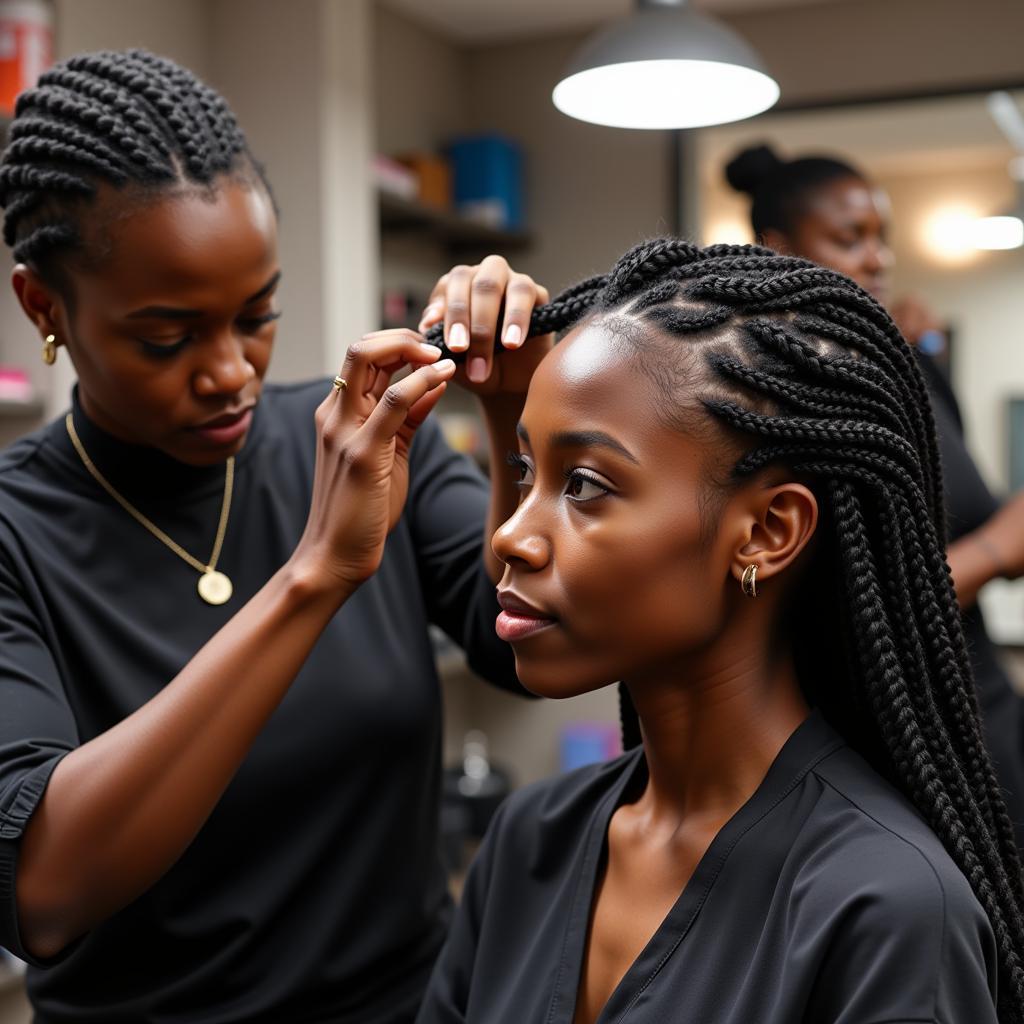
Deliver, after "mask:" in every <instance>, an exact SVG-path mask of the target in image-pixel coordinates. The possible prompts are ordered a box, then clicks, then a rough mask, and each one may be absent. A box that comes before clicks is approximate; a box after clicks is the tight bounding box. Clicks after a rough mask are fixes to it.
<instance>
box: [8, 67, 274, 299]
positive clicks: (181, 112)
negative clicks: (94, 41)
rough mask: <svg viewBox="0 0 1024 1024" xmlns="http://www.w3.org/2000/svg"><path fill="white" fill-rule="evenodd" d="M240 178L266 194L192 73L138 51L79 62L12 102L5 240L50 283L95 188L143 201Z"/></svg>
mask: <svg viewBox="0 0 1024 1024" xmlns="http://www.w3.org/2000/svg"><path fill="white" fill-rule="evenodd" d="M239 173H248V174H254V175H255V176H256V177H257V178H258V179H259V180H260V181H261V183H262V184H263V186H264V187H267V183H266V181H265V179H264V178H263V172H262V169H261V168H260V166H259V164H258V163H256V161H255V160H254V159H253V158H252V155H251V154H250V152H249V149H248V146H247V144H246V141H245V136H244V135H243V134H242V132H241V130H240V129H239V127H238V122H237V121H236V120H235V117H234V115H233V114H232V113H231V111H230V109H229V108H228V105H227V103H225V101H224V100H223V98H222V97H220V96H219V95H218V94H217V93H215V92H214V91H213V90H212V89H210V88H209V87H208V86H206V85H204V84H203V83H202V82H200V81H199V80H198V79H197V78H196V77H195V76H194V75H193V74H192V73H191V72H189V71H187V70H185V69H184V68H182V67H180V66H178V65H177V64H175V63H174V62H173V61H170V60H167V59H166V58H164V57H158V56H155V55H154V54H152V53H148V52H146V51H144V50H128V51H120V52H115V51H104V52H100V53H87V54H80V55H78V56H75V57H71V58H70V59H68V60H66V61H63V62H61V63H59V64H56V65H54V67H52V68H50V69H49V70H48V71H46V72H45V73H44V74H43V75H41V76H40V78H39V82H38V84H37V85H36V87H35V88H33V89H29V90H27V91H26V92H24V93H22V94H21V96H19V97H18V102H17V105H16V110H15V118H14V122H13V124H12V126H11V141H10V144H9V145H8V146H7V148H6V150H5V151H4V154H3V159H2V160H0V205H2V206H3V207H4V211H5V215H4V240H5V241H6V242H7V244H8V245H9V246H11V248H12V249H13V250H14V258H15V259H16V260H18V261H22V262H26V263H28V264H29V265H31V266H32V267H33V269H35V270H36V271H37V272H38V273H40V274H42V275H43V276H44V277H45V278H48V279H50V280H51V282H53V281H54V278H55V277H57V276H58V269H57V267H56V264H55V261H56V260H57V259H58V258H59V256H60V255H61V253H62V252H67V251H70V250H73V249H75V248H78V247H81V246H82V245H83V244H84V232H83V222H82V217H83V216H84V206H85V205H86V204H88V203H89V202H90V201H92V200H94V199H95V197H96V195H97V190H98V188H99V186H101V185H108V186H111V187H113V188H115V189H126V188H132V189H134V190H135V191H136V192H138V193H139V194H140V195H141V196H147V195H148V194H149V193H152V192H154V191H157V190H159V189H161V188H167V187H173V186H175V185H198V186H203V187H209V186H211V185H212V184H213V183H214V182H215V180H216V179H217V178H218V176H220V175H225V174H239ZM267 190H268V192H269V188H267Z"/></svg>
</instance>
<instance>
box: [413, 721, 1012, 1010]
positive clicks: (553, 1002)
mask: <svg viewBox="0 0 1024 1024" xmlns="http://www.w3.org/2000/svg"><path fill="white" fill-rule="evenodd" d="M645 779H646V761H645V760H644V757H643V751H642V749H638V750H635V751H632V752H630V753H628V754H626V755H624V756H623V757H622V758H619V759H618V760H616V761H614V762H611V763H609V764H607V765H604V766H600V767H596V768H595V767H589V768H584V769H581V770H579V771H577V772H573V773H571V774H568V775H566V776H563V777H561V778H558V779H553V780H548V781H546V782H543V783H540V784H538V785H536V786H532V787H529V788H527V789H525V790H521V791H519V792H517V793H515V794H513V796H511V797H510V798H509V799H508V800H507V801H506V803H505V804H504V805H503V807H502V809H501V810H500V811H499V812H498V815H497V816H496V818H495V821H494V823H493V825H492V827H491V829H490V831H489V833H488V836H487V838H486V840H485V842H484V845H483V846H482V848H481V852H480V854H479V856H478V857H477V859H476V861H475V862H474V864H473V867H472V869H471V871H470V875H469V878H468V879H467V884H466V889H465V893H464V896H463V901H462V904H461V906H460V908H459V910H458V912H457V914H456V918H455V923H454V925H453V927H452V931H451V934H450V936H449V939H448V942H447V944H446V946H445V948H444V950H443V952H442V954H441V957H440V959H439V961H438V964H437V967H436V968H435V971H434V974H433V976H432V978H431V982H430V987H429V989H428V993H427V997H426V1000H425V1001H424V1005H423V1007H422V1009H421V1011H420V1014H419V1016H418V1017H417V1024H572V1021H573V1016H574V1012H575V1006H576V994H577V990H578V987H579V980H580V974H581V968H582V964H583V957H584V954H585V946H586V938H587V927H588V922H589V918H590V913H591V908H592V903H593V897H594V892H595V887H596V884H597V880H598V872H599V870H600V868H601V865H602V861H603V858H604V856H605V851H606V837H607V834H608V824H609V821H610V819H611V816H612V813H613V812H614V811H615V809H616V808H617V807H618V806H620V805H621V804H622V803H623V802H624V801H625V799H626V798H627V795H628V794H630V793H634V794H635V793H636V792H637V791H638V787H639V786H642V785H643V782H644V781H645ZM995 997H996V949H995V942H994V938H993V935H992V931H991V928H990V926H989V923H988V919H987V918H986V916H985V914H984V913H983V911H982V909H981V906H980V904H979V903H978V902H977V900H976V899H975V897H974V895H973V893H972V892H971V889H970V887H969V885H968V883H967V881H966V879H965V878H964V876H963V875H962V874H961V872H960V871H959V870H958V869H957V867H956V865H955V864H954V863H953V862H952V860H951V859H950V858H949V856H948V855H947V853H946V852H945V850H944V849H943V847H942V845H941V844H940V843H939V841H938V839H937V838H936V837H935V835H934V833H932V832H931V830H930V829H929V828H928V827H927V825H926V824H925V823H924V822H923V821H922V819H921V818H920V817H919V816H918V814H917V813H916V811H915V810H914V809H913V807H911V806H910V804H908V803H907V802H906V801H905V800H904V799H903V798H902V797H901V796H900V795H899V794H898V793H897V792H896V791H895V790H893V789H892V788H891V787H890V786H888V785H887V784H886V783H885V782H884V781H883V780H882V779H881V778H880V777H879V776H878V775H877V774H876V773H875V772H874V771H873V770H872V769H871V768H870V767H869V766H868V765H867V764H866V763H865V762H864V761H863V760H862V759H861V758H860V757H859V756H858V755H857V754H856V753H854V752H853V751H852V750H850V748H849V747H847V746H846V745H845V744H844V742H843V740H842V739H841V738H840V737H839V736H838V735H837V734H836V733H835V732H834V730H832V729H831V728H830V727H829V726H828V724H827V723H826V722H825V721H824V720H823V719H822V718H821V717H820V716H819V715H818V714H816V713H815V714H812V715H811V717H810V718H808V719H807V720H806V721H805V722H804V723H803V724H802V725H801V726H800V727H799V728H798V729H797V730H796V732H795V733H794V734H793V736H792V737H791V738H790V739H789V741H788V742H787V743H786V744H785V746H784V747H783V749H782V751H781V752H780V753H779V755H778V757H777V758H776V760H775V762H774V763H773V764H772V766H771V768H770V769H769V771H768V774H767V775H766V777H765V779H764V781H763V782H762V784H761V785H760V786H759V787H758V789H757V791H756V792H755V793H754V795H753V796H752V797H751V798H750V799H749V800H748V801H747V803H745V804H744V805H743V807H741V808H740V810H739V811H738V812H737V813H736V814H735V815H734V816H733V817H732V818H731V819H730V820H729V821H728V822H727V823H726V824H725V826H724V827H723V828H722V830H721V831H720V832H719V833H718V835H717V836H716V837H715V839H714V840H713V842H712V843H711V845H710V847H709V848H708V850H707V852H706V853H705V855H704V856H703V858H702V859H701V860H700V862H699V864H698V865H697V868H696V870H695V871H694V873H693V876H692V877H691V879H690V881H689V883H688V884H687V885H686V888H685V889H684V890H683V892H682V893H681V894H680V896H679V898H678V900H677V902H676V903H675V905H674V906H673V907H672V909H671V910H670V911H669V913H668V915H667V916H666V918H665V920H664V922H663V923H662V924H661V926H660V927H659V928H658V930H657V932H656V933H655V934H654V936H653V937H652V938H651V940H650V942H649V943H648V945H647V946H646V947H645V949H644V950H643V951H642V952H641V953H640V955H639V957H638V958H637V959H636V961H635V962H634V963H633V965H632V966H631V967H630V969H629V971H628V972H627V973H626V975H625V977H624V978H623V979H622V981H621V983H620V984H619V986H618V987H617V988H616V989H615V991H614V992H613V993H612V995H611V997H610V999H609V1001H608V1003H607V1005H606V1006H605V1007H604V1009H603V1011H602V1012H601V1014H600V1016H599V1018H598V1022H599V1024H613V1022H620V1021H623V1022H628V1024H762V1022H763V1024H910V1022H914V1024H918V1022H932V1024H940V1022H941V1024H995V1021H996V1014H995V1009H994V1006H995Z"/></svg>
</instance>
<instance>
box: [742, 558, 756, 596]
mask: <svg viewBox="0 0 1024 1024" xmlns="http://www.w3.org/2000/svg"><path fill="white" fill-rule="evenodd" d="M740 587H741V588H742V590H743V593H744V594H746V595H747V597H757V563H756V562H751V563H750V565H748V566H747V567H746V569H744V570H743V576H742V577H741V578H740Z"/></svg>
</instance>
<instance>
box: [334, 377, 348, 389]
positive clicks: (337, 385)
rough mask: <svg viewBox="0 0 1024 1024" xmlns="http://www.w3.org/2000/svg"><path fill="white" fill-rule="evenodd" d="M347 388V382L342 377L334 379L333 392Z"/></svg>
mask: <svg viewBox="0 0 1024 1024" xmlns="http://www.w3.org/2000/svg"><path fill="white" fill-rule="evenodd" d="M347 387H348V381H347V380H345V378H344V377H335V378H334V390H335V391H344V390H345V388H347Z"/></svg>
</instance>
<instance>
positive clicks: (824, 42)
mask: <svg viewBox="0 0 1024 1024" xmlns="http://www.w3.org/2000/svg"><path fill="white" fill-rule="evenodd" d="M723 20H725V21H728V22H729V23H730V24H731V25H732V26H733V27H734V28H735V29H737V30H738V31H739V32H741V33H742V34H743V35H744V37H745V38H746V39H747V40H748V41H749V42H750V43H751V44H752V45H753V46H755V47H756V48H757V50H758V52H759V53H760V54H761V56H762V57H763V59H764V61H765V64H766V66H767V67H769V68H770V69H771V70H772V71H773V72H774V73H775V74H776V76H777V78H778V81H779V85H780V86H781V88H782V102H783V103H797V102H806V101H808V100H822V99H831V98H839V97H843V98H847V97H851V96H853V97H857V96H865V95H871V94H875V95H877V94H886V93H893V92H897V91H913V90H918V91H927V90H931V91H937V92H945V91H949V90H952V89H955V88H957V87H958V86H964V85H975V84H986V83H991V82H993V81H1000V80H1016V81H1018V82H1019V81H1021V80H1022V79H1024V46H1022V45H1021V40H1022V39H1024V3H1021V2H1020V0H840V2H838V3H827V4H806V5H804V4H799V5H794V6H789V7H784V8H781V9H779V10H777V11H771V10H762V11H747V12H738V13H734V14H731V15H724V16H723Z"/></svg>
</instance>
